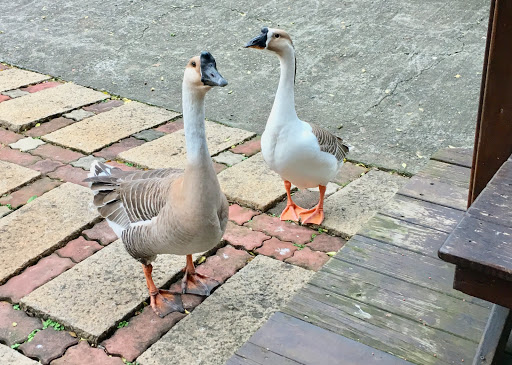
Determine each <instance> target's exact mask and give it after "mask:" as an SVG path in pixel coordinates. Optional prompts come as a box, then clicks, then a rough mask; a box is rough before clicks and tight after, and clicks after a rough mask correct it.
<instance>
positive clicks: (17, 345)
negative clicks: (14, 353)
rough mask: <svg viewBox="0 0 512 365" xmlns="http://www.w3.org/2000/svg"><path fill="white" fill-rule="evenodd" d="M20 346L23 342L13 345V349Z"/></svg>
mask: <svg viewBox="0 0 512 365" xmlns="http://www.w3.org/2000/svg"><path fill="white" fill-rule="evenodd" d="M20 346H21V343H15V344H14V345H12V346H11V349H14V350H16V349H17V348H18V347H20Z"/></svg>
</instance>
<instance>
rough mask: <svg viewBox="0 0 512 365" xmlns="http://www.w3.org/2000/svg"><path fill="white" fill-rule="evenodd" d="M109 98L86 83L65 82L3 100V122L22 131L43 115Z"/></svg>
mask: <svg viewBox="0 0 512 365" xmlns="http://www.w3.org/2000/svg"><path fill="white" fill-rule="evenodd" d="M4 72H5V71H4ZM2 73H3V72H2ZM106 98H107V95H105V94H103V93H100V92H98V91H94V90H91V89H88V88H86V87H83V86H78V85H75V84H71V83H68V84H62V85H59V86H56V87H52V88H50V89H45V90H41V91H38V92H36V93H33V94H29V95H26V96H23V97H21V98H16V99H13V100H9V102H8V103H0V125H1V126H3V127H6V128H8V129H10V130H13V131H15V132H19V131H20V130H22V129H26V128H27V127H31V126H33V125H35V124H36V123H37V121H39V120H41V119H45V118H48V117H51V116H54V115H57V114H60V113H64V112H67V111H69V110H72V109H75V108H78V107H80V106H82V105H87V104H91V103H94V102H96V101H100V100H103V99H106Z"/></svg>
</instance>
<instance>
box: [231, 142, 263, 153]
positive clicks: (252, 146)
mask: <svg viewBox="0 0 512 365" xmlns="http://www.w3.org/2000/svg"><path fill="white" fill-rule="evenodd" d="M230 151H231V152H233V153H241V154H243V155H245V156H247V157H250V156H252V155H255V154H257V153H258V152H260V151H261V139H260V138H255V139H252V140H250V141H247V142H245V143H242V144H241V145H238V146H236V147H235V148H232V149H231V150H230Z"/></svg>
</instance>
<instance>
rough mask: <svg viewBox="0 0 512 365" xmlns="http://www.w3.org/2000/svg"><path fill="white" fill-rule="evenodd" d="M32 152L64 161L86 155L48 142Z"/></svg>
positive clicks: (67, 161)
mask: <svg viewBox="0 0 512 365" xmlns="http://www.w3.org/2000/svg"><path fill="white" fill-rule="evenodd" d="M30 153H32V154H33V155H36V156H40V157H43V158H49V159H52V160H55V161H59V162H62V163H69V162H71V161H75V160H78V159H79V158H81V157H84V156H85V155H83V154H81V153H79V152H75V151H71V150H68V149H66V148H62V147H59V146H54V145H51V144H48V143H47V144H43V145H41V146H39V147H37V148H36V149H33V150H32V151H31V152H30Z"/></svg>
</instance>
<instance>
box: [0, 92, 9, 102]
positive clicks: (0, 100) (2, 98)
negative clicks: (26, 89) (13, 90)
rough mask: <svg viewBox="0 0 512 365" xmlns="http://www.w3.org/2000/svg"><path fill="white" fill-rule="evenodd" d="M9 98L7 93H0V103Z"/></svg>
mask: <svg viewBox="0 0 512 365" xmlns="http://www.w3.org/2000/svg"><path fill="white" fill-rule="evenodd" d="M9 99H10V97H8V96H7V95H1V94H0V103H1V102H2V101H7V100H9Z"/></svg>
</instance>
